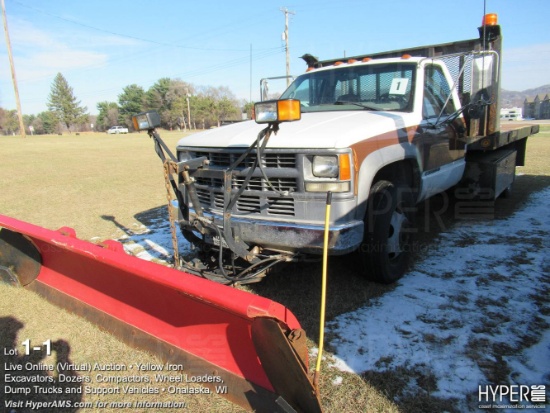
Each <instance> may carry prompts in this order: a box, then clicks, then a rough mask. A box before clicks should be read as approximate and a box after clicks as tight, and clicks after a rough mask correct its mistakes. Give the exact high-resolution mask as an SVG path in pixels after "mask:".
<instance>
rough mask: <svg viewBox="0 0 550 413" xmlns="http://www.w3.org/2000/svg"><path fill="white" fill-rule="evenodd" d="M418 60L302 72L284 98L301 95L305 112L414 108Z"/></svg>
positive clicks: (351, 65)
mask: <svg viewBox="0 0 550 413" xmlns="http://www.w3.org/2000/svg"><path fill="white" fill-rule="evenodd" d="M415 73H416V64H415V63H399V62H396V63H385V64H368V65H362V64H360V63H356V64H355V65H354V64H350V65H345V66H342V67H336V68H333V69H329V70H318V71H313V72H308V73H306V74H303V75H301V76H299V77H298V78H297V79H296V80H295V81H294V82H293V83H292V84H291V85H290V87H289V88H288V89H287V90H286V91H285V92H284V93H283V94H282V95H281V97H280V99H299V100H300V102H301V105H302V112H321V111H333V110H380V111H402V112H403V111H405V112H410V111H412V102H413V91H414V82H415Z"/></svg>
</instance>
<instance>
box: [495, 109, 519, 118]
mask: <svg viewBox="0 0 550 413" xmlns="http://www.w3.org/2000/svg"><path fill="white" fill-rule="evenodd" d="M522 112H523V110H522V108H508V109H500V119H502V120H522V119H523V116H522Z"/></svg>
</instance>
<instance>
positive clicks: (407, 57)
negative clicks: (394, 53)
mask: <svg viewBox="0 0 550 413" xmlns="http://www.w3.org/2000/svg"><path fill="white" fill-rule="evenodd" d="M411 57H412V56H411V55H410V54H407V53H405V54H404V55H403V56H401V59H410V58H411Z"/></svg>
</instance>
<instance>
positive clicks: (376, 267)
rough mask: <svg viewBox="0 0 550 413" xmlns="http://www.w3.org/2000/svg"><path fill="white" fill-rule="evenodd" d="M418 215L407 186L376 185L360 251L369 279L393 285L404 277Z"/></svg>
mask: <svg viewBox="0 0 550 413" xmlns="http://www.w3.org/2000/svg"><path fill="white" fill-rule="evenodd" d="M415 215H416V208H415V202H414V196H413V193H412V190H411V189H410V188H409V187H408V186H407V185H404V184H398V183H392V182H390V181H386V180H381V181H378V182H376V183H375V184H374V185H373V187H372V189H371V193H370V196H369V200H368V206H367V213H366V215H365V234H364V237H363V243H362V244H361V246H360V247H359V256H360V260H361V263H362V264H363V271H364V273H365V275H366V276H367V278H369V279H370V280H372V281H376V282H380V283H384V284H390V283H393V282H395V281H397V280H398V279H399V278H401V277H402V276H403V274H404V273H405V271H406V269H407V267H408V265H409V261H410V256H411V250H412V245H413V235H414V230H415V225H414V223H415Z"/></svg>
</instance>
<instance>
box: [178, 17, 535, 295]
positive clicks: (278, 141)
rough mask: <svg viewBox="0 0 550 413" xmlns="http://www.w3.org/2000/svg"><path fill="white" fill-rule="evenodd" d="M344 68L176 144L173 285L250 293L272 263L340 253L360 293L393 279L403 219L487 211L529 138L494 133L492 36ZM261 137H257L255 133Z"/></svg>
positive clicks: (404, 232) (401, 263)
mask: <svg viewBox="0 0 550 413" xmlns="http://www.w3.org/2000/svg"><path fill="white" fill-rule="evenodd" d="M478 30H479V36H478V37H476V38H474V39H471V40H464V41H457V42H453V43H446V44H436V45H430V46H422V47H414V48H408V49H403V50H394V51H389V52H383V53H374V54H366V55H362V56H355V57H351V58H350V57H348V58H343V59H330V60H318V59H317V58H315V57H313V56H311V55H305V56H304V60H305V61H306V63H307V65H308V68H307V71H306V72H305V73H304V74H302V75H301V76H298V77H297V78H296V79H295V80H294V81H293V82H292V84H291V85H290V86H289V87H288V89H287V90H286V91H285V92H284V93H283V95H282V96H281V97H280V98H279V99H278V100H277V101H267V102H259V103H256V105H255V120H256V122H254V121H246V122H241V123H238V124H234V125H230V126H224V127H221V128H217V129H212V130H209V131H205V132H202V133H197V134H194V135H191V136H188V137H185V138H183V139H181V140H180V141H179V143H178V146H177V160H176V162H177V167H175V169H174V172H175V176H176V175H177V178H174V182H175V184H174V187H175V188H176V190H175V192H177V198H178V202H177V203H174V204H173V205H174V208H176V209H177V211H174V212H177V214H175V215H174V216H176V215H177V217H176V218H174V224H179V227H180V228H181V230H182V232H183V234H184V236H185V237H186V238H187V239H188V240H189V241H190V242H191V244H193V245H194V246H195V247H196V250H195V251H196V254H195V257H194V258H193V259H188V260H187V261H185V262H183V263H182V266H184V267H185V270H186V271H189V272H192V273H195V274H198V275H201V276H204V277H207V278H211V279H216V280H219V281H222V282H227V283H243V284H244V283H247V282H254V281H257V280H258V279H260V277H262V276H263V275H264V274H265V272H266V270H267V269H269V268H270V267H271V266H273V265H274V264H276V263H278V262H284V261H293V260H300V259H302V260H303V259H309V258H311V257H315V256H317V257H319V255H320V254H321V253H322V248H323V239H324V236H323V235H324V232H323V230H324V221H325V206H326V205H325V204H326V202H327V198H328V197H327V193H329V192H330V193H331V196H332V197H331V199H332V206H331V215H330V219H329V237H328V251H329V254H332V255H342V254H349V253H353V254H356V255H357V256H358V257H359V262H360V263H361V271H362V272H364V274H365V276H367V277H369V278H370V279H372V280H375V281H378V282H382V283H391V282H394V281H396V280H397V279H399V278H400V277H401V276H402V275H403V273H404V272H405V271H406V268H407V265H408V262H409V257H410V255H411V254H410V253H411V242H412V240H413V235H414V221H415V218H414V217H415V205H417V204H418V202H420V201H422V200H424V199H427V198H429V197H431V196H432V195H434V194H437V193H440V192H443V191H446V190H448V189H449V188H452V187H453V186H455V185H458V184H461V185H463V186H465V187H466V188H468V189H469V190H470V192H471V195H472V197H474V196H475V195H476V193H478V192H480V191H485V192H489V193H490V194H491V197H492V198H493V199H496V198H497V197H498V196H500V195H501V194H502V193H503V192H505V191H507V190H509V189H510V187H511V185H512V183H513V182H514V174H515V167H516V165H523V164H524V161H525V147H526V142H527V137H528V136H530V135H532V134H534V133H537V132H538V126H536V125H535V126H525V127H514V128H511V129H507V130H502V129H501V128H500V108H499V95H500V67H501V61H502V53H501V49H502V37H501V29H500V26H499V25H498V24H497V20H496V15H494V14H490V15H487V16H485V17H484V19H483V24H482V26H481V27H480V28H479V29H478ZM266 125H267V128H266Z"/></svg>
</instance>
